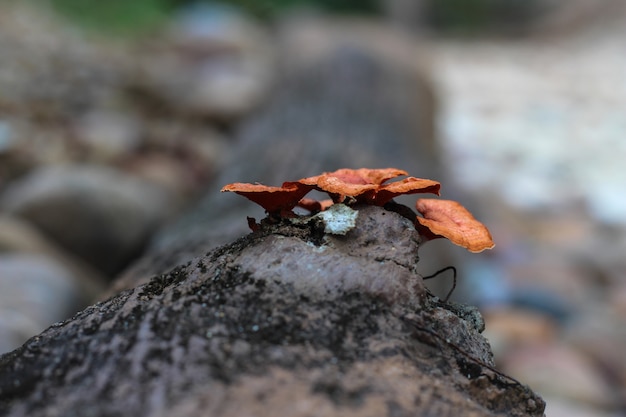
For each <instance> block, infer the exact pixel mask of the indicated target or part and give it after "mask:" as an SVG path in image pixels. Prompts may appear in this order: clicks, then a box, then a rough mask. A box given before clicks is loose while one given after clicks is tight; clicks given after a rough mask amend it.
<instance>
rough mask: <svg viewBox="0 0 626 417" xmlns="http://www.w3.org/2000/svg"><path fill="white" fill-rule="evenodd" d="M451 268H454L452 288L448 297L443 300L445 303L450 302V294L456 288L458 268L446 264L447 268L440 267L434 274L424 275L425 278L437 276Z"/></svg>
mask: <svg viewBox="0 0 626 417" xmlns="http://www.w3.org/2000/svg"><path fill="white" fill-rule="evenodd" d="M449 269H451V270H452V278H453V281H452V288H450V291H448V295H446V298H444V300H443V302H444V303H447V302H448V300H449V299H450V296H451V295H452V293H453V292H454V289H455V288H456V268H455V267H453V266H446V267H445V268H443V269H440V270H439V271H437V272H435V273H434V274H432V275H428V276H427V277H422V279H423V280H427V279H431V278H435V277H436V276H438V275H439V274H442V273H444V272H446V271H447V270H449Z"/></svg>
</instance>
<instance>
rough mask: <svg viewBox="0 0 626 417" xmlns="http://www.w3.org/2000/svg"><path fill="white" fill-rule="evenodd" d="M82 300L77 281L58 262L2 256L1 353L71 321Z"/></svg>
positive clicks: (0, 275)
mask: <svg viewBox="0 0 626 417" xmlns="http://www.w3.org/2000/svg"><path fill="white" fill-rule="evenodd" d="M80 300H81V295H80V291H79V289H78V288H77V286H76V279H75V278H74V277H72V275H71V273H70V272H69V271H68V270H66V269H65V268H63V267H62V266H61V265H60V264H58V263H56V262H55V261H54V260H52V259H49V258H45V257H42V256H36V255H21V254H0V317H1V318H0V335H1V337H0V352H8V351H10V350H12V349H15V348H17V347H18V346H20V345H21V344H22V343H24V342H25V341H26V339H28V338H29V337H31V336H33V335H35V334H37V333H39V332H41V331H43V330H44V329H45V328H46V327H48V326H50V325H51V324H52V323H54V322H56V321H60V320H64V319H66V318H68V317H69V316H70V315H71V314H72V313H74V312H75V311H77V310H78V309H79V308H80V306H81V302H80Z"/></svg>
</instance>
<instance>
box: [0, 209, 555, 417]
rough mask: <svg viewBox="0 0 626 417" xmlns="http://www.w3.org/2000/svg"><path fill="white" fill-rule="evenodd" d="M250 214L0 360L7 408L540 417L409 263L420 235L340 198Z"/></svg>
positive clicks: (5, 411) (399, 220)
mask: <svg viewBox="0 0 626 417" xmlns="http://www.w3.org/2000/svg"><path fill="white" fill-rule="evenodd" d="M356 209H358V217H357V221H356V227H355V228H354V229H352V230H350V231H348V233H347V234H346V235H345V236H335V235H330V234H326V233H325V232H324V224H323V222H322V221H320V220H319V219H318V218H315V217H313V218H310V219H308V220H307V221H300V222H299V223H297V224H293V222H291V221H289V220H285V221H283V222H281V223H279V224H274V225H265V226H264V227H263V228H262V230H261V231H259V232H256V233H253V234H250V235H249V236H247V237H245V238H242V239H240V240H238V241H236V242H234V243H233V244H230V245H227V246H224V247H221V248H219V249H217V250H215V251H213V252H211V253H210V254H208V255H206V256H203V257H200V258H196V259H194V260H193V261H191V262H190V263H188V264H186V265H182V266H179V267H178V268H176V269H174V270H173V271H171V272H169V273H167V274H163V275H160V276H157V277H155V278H154V279H152V280H151V281H150V282H149V283H148V284H144V285H142V286H139V287H137V288H135V289H132V290H128V291H125V292H123V293H121V294H119V295H117V296H115V297H113V298H111V299H109V300H107V301H104V302H101V303H98V304H96V305H94V306H92V307H89V308H87V309H86V310H84V311H83V312H81V313H79V314H77V315H76V316H75V317H74V318H72V319H71V320H68V321H66V322H64V323H60V324H58V325H55V326H53V327H51V328H49V329H48V330H46V331H45V332H44V333H42V334H41V335H39V336H37V337H34V338H32V339H31V340H30V341H28V342H27V343H26V344H25V345H24V346H22V347H21V348H19V349H17V350H16V351H14V352H12V353H9V354H6V355H4V356H2V357H0V414H2V415H6V416H11V417H17V416H29V417H33V416H34V417H37V416H122V417H123V416H137V415H142V416H241V415H257V416H276V415H285V416H287V415H288V416H316V415H323V416H350V415H355V416H356V415H358V416H381V415H389V416H405V415H406V416H409V415H422V416H455V417H456V416H459V415H463V416H529V415H530V416H541V415H542V414H543V408H544V403H543V401H542V400H541V399H540V398H539V397H538V396H537V395H535V394H533V393H532V392H531V391H530V390H529V389H528V388H527V387H525V386H523V385H521V384H519V383H518V382H517V381H515V380H513V379H511V378H508V377H506V376H504V375H502V374H500V373H499V372H497V371H496V370H495V369H494V368H493V360H492V357H491V352H490V350H489V345H488V343H487V341H486V340H485V339H484V338H483V337H482V336H481V335H480V334H479V332H478V330H480V329H477V327H478V328H480V327H481V321H480V317H479V315H478V314H477V313H476V312H475V311H474V310H472V309H471V308H463V307H461V306H453V307H454V308H452V307H449V306H446V305H444V304H441V303H439V302H438V301H437V299H436V298H433V297H431V296H430V295H429V293H428V292H427V291H426V290H425V288H424V286H423V281H422V280H421V278H420V276H419V274H417V272H416V270H415V266H416V264H417V249H418V246H419V244H420V236H419V234H418V233H417V232H416V231H415V229H414V228H413V226H412V223H411V222H410V221H408V220H407V219H406V218H404V217H402V216H400V215H399V214H397V213H395V212H392V211H388V210H385V209H383V208H380V207H356Z"/></svg>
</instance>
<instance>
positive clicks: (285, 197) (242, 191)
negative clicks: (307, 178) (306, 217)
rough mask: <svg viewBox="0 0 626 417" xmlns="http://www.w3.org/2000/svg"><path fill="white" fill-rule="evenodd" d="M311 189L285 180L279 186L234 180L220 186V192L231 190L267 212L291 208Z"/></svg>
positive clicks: (308, 186)
mask: <svg viewBox="0 0 626 417" xmlns="http://www.w3.org/2000/svg"><path fill="white" fill-rule="evenodd" d="M312 189H313V187H312V186H310V185H305V184H302V183H299V182H285V183H283V185H282V186H281V187H272V186H268V185H263V184H248V183H244V182H235V183H232V184H227V185H225V186H224V187H222V189H221V191H222V192H233V193H236V194H239V195H242V196H244V197H246V198H247V199H248V200H250V201H253V202H255V203H256V204H258V205H260V206H261V207H263V208H264V209H265V210H266V211H267V212H268V213H276V212H278V213H280V212H282V211H289V210H291V209H293V208H294V207H295V206H296V205H297V204H298V201H300V200H301V199H302V197H304V196H305V195H306V194H307V193H308V192H309V191H311V190H312Z"/></svg>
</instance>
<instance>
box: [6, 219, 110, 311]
mask: <svg viewBox="0 0 626 417" xmlns="http://www.w3.org/2000/svg"><path fill="white" fill-rule="evenodd" d="M9 253H15V254H22V255H32V256H40V257H45V258H48V259H51V260H54V261H55V262H56V263H58V264H59V265H61V266H62V267H63V268H65V269H67V270H68V271H70V272H71V274H72V276H73V277H75V278H76V281H75V285H76V288H78V290H79V292H80V301H81V303H82V305H87V304H88V303H90V302H92V301H93V300H95V299H96V297H97V296H98V295H99V294H101V293H102V292H103V289H104V288H105V286H106V279H105V277H104V275H102V274H101V273H100V272H98V271H97V270H95V269H94V268H93V267H92V266H91V265H89V264H87V263H85V262H84V261H82V260H81V259H79V258H77V257H76V256H74V255H72V254H71V253H68V252H67V251H65V250H63V249H61V248H60V247H58V246H57V245H55V244H54V243H53V242H51V241H50V240H49V239H47V238H46V237H45V236H43V235H42V234H41V232H40V231H39V230H38V229H37V228H35V227H33V226H32V225H31V224H29V223H27V222H25V221H23V220H20V219H18V218H15V217H11V216H5V215H0V254H9ZM3 285H4V283H3V282H2V281H1V280H0V292H1V291H2V288H3Z"/></svg>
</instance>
